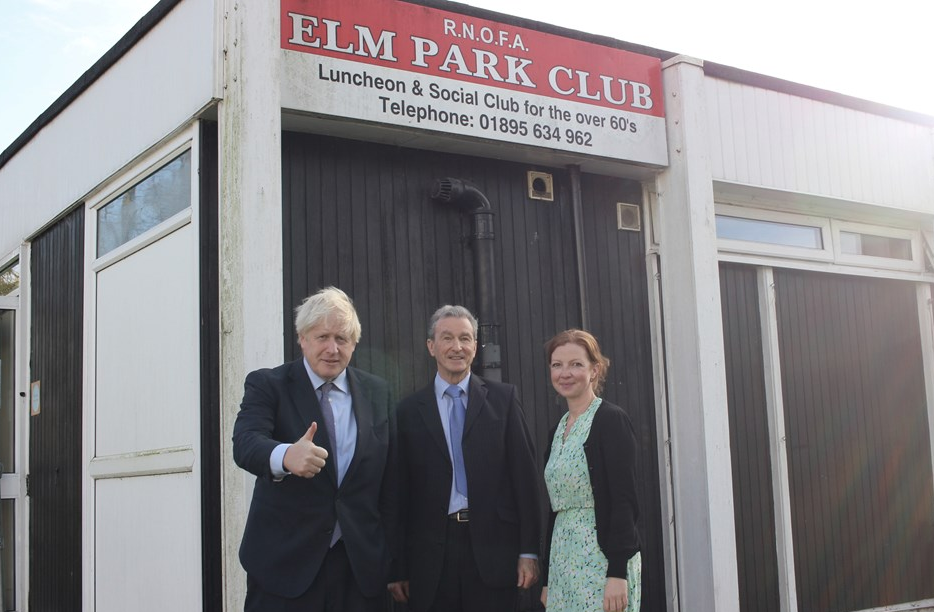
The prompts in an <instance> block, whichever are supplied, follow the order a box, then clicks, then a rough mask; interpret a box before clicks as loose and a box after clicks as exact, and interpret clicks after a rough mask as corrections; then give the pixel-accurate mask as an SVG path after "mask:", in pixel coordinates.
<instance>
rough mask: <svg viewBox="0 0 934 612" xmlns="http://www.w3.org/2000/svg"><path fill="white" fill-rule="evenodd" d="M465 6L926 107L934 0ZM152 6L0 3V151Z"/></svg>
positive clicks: (544, 0) (600, 0)
mask: <svg viewBox="0 0 934 612" xmlns="http://www.w3.org/2000/svg"><path fill="white" fill-rule="evenodd" d="M253 1H271V0H253ZM466 3H467V4H471V5H474V6H479V7H482V8H487V9H491V10H495V11H499V12H502V13H508V14H511V15H517V16H520V17H526V18H529V19H533V20H536V21H541V22H545V23H550V24H554V25H558V26H562V27H566V28H571V29H574V30H580V31H583V32H588V33H592V34H601V35H605V36H609V37H611V38H616V39H618V40H624V41H627V42H631V43H635V44H641V45H647V46H650V47H655V48H657V49H663V50H665V51H671V52H675V53H681V54H685V55H691V56H693V57H696V58H699V59H703V60H708V61H712V62H717V63H720V64H726V65H728V66H734V67H736V68H742V69H744V70H750V71H753V72H758V73H761V74H766V75H769V76H774V77H778V78H781V79H786V80H789V81H794V82H797V83H802V84H805V85H812V86H815V87H819V88H821V89H827V90H830V91H836V92H839V93H843V94H847V95H851V96H855V97H858V98H864V99H867V100H872V101H874V102H881V103H883V104H888V105H891V106H896V107H900V108H904V109H908V110H912V111H917V112H921V113H924V114H927V115H931V116H934V77H932V74H934V31H932V28H931V24H932V23H934V19H932V16H934V2H932V0H886V1H885V2H872V1H865V2H860V1H856V2H854V1H853V0H847V1H843V0H783V1H782V2H780V3H776V2H768V1H765V0H759V1H757V0H703V1H699V0H669V1H667V2H663V3H662V2H646V1H642V2H637V1H632V0H572V1H571V2H570V3H569V5H570V7H571V10H568V4H566V3H564V2H558V1H555V0H467V2H466ZM155 4H156V2H155V0H0V151H2V150H4V149H6V148H7V146H9V144H10V143H12V142H13V140H15V139H16V138H17V137H18V136H19V135H20V134H21V133H22V132H24V131H25V130H26V128H27V127H29V125H30V124H31V123H32V122H33V121H34V120H35V119H36V118H37V117H38V116H39V115H41V114H42V112H43V111H45V109H46V108H48V107H49V106H50V105H51V104H52V103H53V102H54V101H55V100H56V99H57V98H58V97H59V96H60V95H61V94H62V93H64V91H65V90H66V89H68V87H70V86H71V84H72V83H74V82H75V81H76V80H78V78H80V76H81V75H82V74H83V73H84V72H85V71H86V70H87V69H88V68H90V67H91V65H93V64H94V62H95V61H97V59H98V58H100V57H101V56H102V55H103V54H104V53H106V52H107V50H108V49H110V47H112V46H113V45H114V44H115V43H116V42H117V41H118V40H119V39H120V37H121V36H122V35H123V34H124V33H126V31H127V30H129V29H130V28H131V27H132V26H133V24H135V23H136V22H137V21H138V20H139V19H140V18H141V17H142V16H143V15H145V14H146V12H147V11H148V10H149V9H150V8H152V6H153V5H155ZM925 7H926V8H925Z"/></svg>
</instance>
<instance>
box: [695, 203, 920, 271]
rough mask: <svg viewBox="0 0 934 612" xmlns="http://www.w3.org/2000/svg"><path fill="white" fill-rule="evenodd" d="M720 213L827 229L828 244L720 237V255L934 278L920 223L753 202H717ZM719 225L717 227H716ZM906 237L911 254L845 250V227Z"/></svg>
mask: <svg viewBox="0 0 934 612" xmlns="http://www.w3.org/2000/svg"><path fill="white" fill-rule="evenodd" d="M715 214H716V215H723V216H729V217H737V218H742V219H753V220H760V221H771V222H775V223H786V224H792V225H803V226H808V227H819V228H820V229H821V240H822V242H823V247H824V248H823V249H808V248H801V247H789V246H784V245H775V244H769V243H765V242H754V241H745V240H730V239H726V238H718V239H717V249H718V253H719V259H720V261H735V262H739V263H750V264H754V265H760V266H776V267H786V268H797V269H802V270H819V271H824V272H833V273H840V274H852V275H856V276H878V277H880V278H902V279H910V280H924V281H925V282H932V281H934V274H931V273H929V272H927V271H925V267H924V262H925V256H924V249H923V244H922V234H921V231H920V230H919V229H908V228H904V227H894V226H888V225H875V224H871V223H859V222H855V221H846V220H842V219H836V218H831V217H830V216H827V217H821V216H816V215H804V214H796V213H788V212H779V211H773V210H764V209H760V208H752V207H747V206H742V205H738V204H726V203H723V202H720V201H717V202H716V203H715ZM714 231H716V229H715V230H714ZM841 231H843V232H855V233H859V234H870V235H874V236H886V237H892V238H901V239H905V240H909V241H910V242H911V260H906V259H895V258H890V257H875V256H871V255H851V254H845V253H842V252H841V251H840V244H841V238H840V232H841Z"/></svg>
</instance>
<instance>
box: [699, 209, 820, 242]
mask: <svg viewBox="0 0 934 612" xmlns="http://www.w3.org/2000/svg"><path fill="white" fill-rule="evenodd" d="M717 238H723V239H726V240H742V241H744V242H764V243H767V244H777V245H782V246H789V247H799V248H805V249H823V248H824V241H823V239H822V238H821V228H819V227H814V226H810V225H795V224H793V223H779V222H777V221H764V220H762V219H745V218H741V217H728V216H726V215H717Z"/></svg>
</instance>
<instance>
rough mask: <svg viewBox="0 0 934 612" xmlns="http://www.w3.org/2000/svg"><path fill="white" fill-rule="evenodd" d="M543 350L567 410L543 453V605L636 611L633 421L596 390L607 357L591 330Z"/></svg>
mask: <svg viewBox="0 0 934 612" xmlns="http://www.w3.org/2000/svg"><path fill="white" fill-rule="evenodd" d="M545 351H546V354H547V355H548V358H549V365H550V368H551V384H552V385H553V386H554V388H555V391H557V392H558V394H559V395H561V396H562V397H563V398H564V399H565V400H567V405H568V412H567V413H566V414H565V415H564V416H562V417H561V420H560V421H559V422H558V425H557V426H556V428H555V431H554V435H553V436H552V443H551V448H550V451H549V452H548V454H547V457H546V466H545V484H546V485H547V487H548V496H549V498H550V501H551V510H552V512H551V520H550V521H549V530H548V531H549V533H548V540H547V541H548V542H549V543H550V552H549V553H548V554H547V555H546V557H545V558H546V561H547V562H546V563H545V564H544V567H545V572H544V575H543V578H544V581H543V583H544V584H545V585H546V586H545V587H544V588H543V589H542V605H544V606H545V607H546V609H547V610H548V612H601V611H602V612H638V610H639V605H640V603H641V599H642V590H641V586H642V558H641V555H640V553H639V534H638V531H637V530H636V520H637V519H638V517H639V506H638V503H637V500H636V480H635V459H636V437H635V433H634V432H633V428H632V422H631V421H630V420H629V416H628V415H627V414H626V413H625V412H624V411H623V409H622V408H620V407H619V406H616V405H614V404H611V403H609V402H605V401H603V400H602V399H601V398H600V397H598V396H597V394H598V393H599V392H600V391H601V390H602V388H603V381H604V380H605V379H606V372H607V368H608V367H609V365H610V361H609V359H607V358H606V357H604V356H603V354H602V353H601V352H600V345H599V344H598V343H597V339H596V338H594V337H593V335H591V334H589V333H588V332H585V331H581V330H578V329H570V330H567V331H564V332H561V333H560V334H558V335H557V336H555V337H554V338H552V339H551V340H550V341H549V342H548V344H546V345H545Z"/></svg>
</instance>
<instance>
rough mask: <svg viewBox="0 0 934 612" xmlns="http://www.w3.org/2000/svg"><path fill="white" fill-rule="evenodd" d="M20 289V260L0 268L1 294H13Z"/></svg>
mask: <svg viewBox="0 0 934 612" xmlns="http://www.w3.org/2000/svg"><path fill="white" fill-rule="evenodd" d="M17 289H19V262H18V261H17V262H15V263H13V264H11V265H9V266H7V267H6V268H4V269H2V270H0V295H12V294H14V293H16V290H17Z"/></svg>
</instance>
